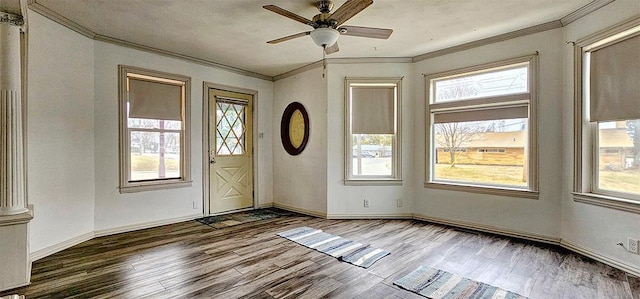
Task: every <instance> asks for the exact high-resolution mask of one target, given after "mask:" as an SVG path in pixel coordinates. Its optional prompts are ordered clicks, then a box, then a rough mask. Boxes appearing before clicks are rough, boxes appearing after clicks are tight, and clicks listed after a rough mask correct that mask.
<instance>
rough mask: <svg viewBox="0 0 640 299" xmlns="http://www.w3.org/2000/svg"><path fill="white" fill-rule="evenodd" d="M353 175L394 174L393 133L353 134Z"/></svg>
mask: <svg viewBox="0 0 640 299" xmlns="http://www.w3.org/2000/svg"><path fill="white" fill-rule="evenodd" d="M351 136H352V138H353V140H352V144H353V150H352V152H353V154H352V156H353V164H352V175H379V176H391V175H393V165H392V163H393V162H392V161H393V159H392V157H393V150H392V149H393V147H392V144H393V135H392V134H353V135H351Z"/></svg>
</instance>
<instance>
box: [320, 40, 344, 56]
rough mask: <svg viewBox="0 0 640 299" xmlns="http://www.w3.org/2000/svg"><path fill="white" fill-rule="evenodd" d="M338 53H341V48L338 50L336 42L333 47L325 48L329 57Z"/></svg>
mask: <svg viewBox="0 0 640 299" xmlns="http://www.w3.org/2000/svg"><path fill="white" fill-rule="evenodd" d="M338 51H340V48H338V42H335V43H334V44H333V46H331V47H325V48H324V52H325V53H327V55H329V54H333V53H335V52H338Z"/></svg>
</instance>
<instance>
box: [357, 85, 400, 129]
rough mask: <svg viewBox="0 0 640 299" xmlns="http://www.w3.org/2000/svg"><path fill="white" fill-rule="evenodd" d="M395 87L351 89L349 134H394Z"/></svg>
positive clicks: (358, 87) (359, 87) (360, 87)
mask: <svg viewBox="0 0 640 299" xmlns="http://www.w3.org/2000/svg"><path fill="white" fill-rule="evenodd" d="M394 100H395V87H394V86H352V87H351V133H352V134H394V133H395V125H394V121H395V117H394V115H395V103H394Z"/></svg>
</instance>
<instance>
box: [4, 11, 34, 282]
mask: <svg viewBox="0 0 640 299" xmlns="http://www.w3.org/2000/svg"><path fill="white" fill-rule="evenodd" d="M23 23H24V22H23V18H22V17H21V16H17V15H13V14H9V13H4V12H0V292H1V291H4V290H8V289H13V288H16V287H21V286H25V285H28V284H29V281H30V280H31V259H30V258H29V227H28V225H29V221H31V219H32V218H33V210H32V208H31V207H28V206H27V198H26V189H25V180H26V179H25V169H24V168H25V163H24V162H25V160H24V159H25V157H24V155H25V150H24V136H23V134H24V133H23V119H22V116H23V113H22V95H21V93H22V90H23V87H24V86H23V85H24V84H23V82H22V78H23V69H22V68H24V67H25V66H24V65H23V61H25V60H23V58H24V57H26V56H24V55H21V54H25V55H26V52H25V53H21V52H22V51H21V47H24V46H23V45H21V43H22V42H23V40H25V39H23V38H22V37H21V35H22V34H23V33H22V32H21V30H24V27H23Z"/></svg>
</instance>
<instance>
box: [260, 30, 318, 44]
mask: <svg viewBox="0 0 640 299" xmlns="http://www.w3.org/2000/svg"><path fill="white" fill-rule="evenodd" d="M310 33H311V31H306V32H300V33H296V34H292V35H289V36H285V37H281V38H278V39H274V40H270V41H268V42H267V44H277V43H281V42H284V41H288V40H290V39H294V38H298V37H303V36H305V35H309V34H310Z"/></svg>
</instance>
